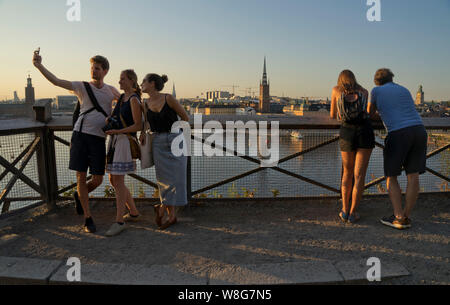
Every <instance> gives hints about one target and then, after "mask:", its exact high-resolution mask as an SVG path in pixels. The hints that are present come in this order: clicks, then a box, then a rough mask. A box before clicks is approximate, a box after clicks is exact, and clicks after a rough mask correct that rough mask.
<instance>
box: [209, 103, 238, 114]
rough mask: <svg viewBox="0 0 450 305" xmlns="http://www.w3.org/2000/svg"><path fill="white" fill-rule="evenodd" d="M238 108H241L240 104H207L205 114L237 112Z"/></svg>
mask: <svg viewBox="0 0 450 305" xmlns="http://www.w3.org/2000/svg"><path fill="white" fill-rule="evenodd" d="M238 108H240V106H239V105H207V106H205V113H204V114H205V115H214V114H236V112H237V111H236V110H237V109H238Z"/></svg>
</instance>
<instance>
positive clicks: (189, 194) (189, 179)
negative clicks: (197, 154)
mask: <svg viewBox="0 0 450 305" xmlns="http://www.w3.org/2000/svg"><path fill="white" fill-rule="evenodd" d="M191 170H192V166H191V156H188V157H187V171H186V172H187V180H186V188H187V200H188V203H189V202H190V201H191V200H192V172H191Z"/></svg>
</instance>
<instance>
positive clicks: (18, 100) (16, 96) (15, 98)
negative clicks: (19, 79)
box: [13, 91, 20, 103]
mask: <svg viewBox="0 0 450 305" xmlns="http://www.w3.org/2000/svg"><path fill="white" fill-rule="evenodd" d="M13 102H14V103H20V99H19V96H18V95H17V91H14V101H13Z"/></svg>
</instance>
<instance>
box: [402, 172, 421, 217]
mask: <svg viewBox="0 0 450 305" xmlns="http://www.w3.org/2000/svg"><path fill="white" fill-rule="evenodd" d="M407 177H408V186H407V187H406V204H405V217H406V218H409V216H410V215H411V211H412V209H413V207H414V205H415V204H416V202H417V197H418V196H419V191H420V189H419V173H414V174H409V175H407Z"/></svg>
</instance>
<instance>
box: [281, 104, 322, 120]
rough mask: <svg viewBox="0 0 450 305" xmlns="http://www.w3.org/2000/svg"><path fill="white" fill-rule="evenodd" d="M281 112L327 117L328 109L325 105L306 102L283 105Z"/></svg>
mask: <svg viewBox="0 0 450 305" xmlns="http://www.w3.org/2000/svg"><path fill="white" fill-rule="evenodd" d="M283 112H284V113H285V114H287V115H295V116H304V117H328V116H330V109H329V107H327V106H326V105H323V106H322V105H321V104H311V105H308V104H306V103H304V104H301V105H288V106H284V108H283Z"/></svg>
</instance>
